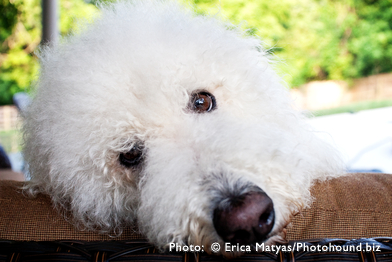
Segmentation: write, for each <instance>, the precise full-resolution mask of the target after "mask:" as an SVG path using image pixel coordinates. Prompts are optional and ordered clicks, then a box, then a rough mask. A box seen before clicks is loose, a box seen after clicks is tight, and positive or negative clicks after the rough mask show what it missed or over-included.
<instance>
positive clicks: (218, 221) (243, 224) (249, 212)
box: [213, 192, 275, 245]
mask: <svg viewBox="0 0 392 262" xmlns="http://www.w3.org/2000/svg"><path fill="white" fill-rule="evenodd" d="M213 222H214V227H215V230H216V231H217V233H218V234H219V236H220V237H222V239H223V240H224V241H227V242H231V243H239V244H242V245H245V244H255V243H256V242H261V241H263V240H265V239H266V237H267V235H268V234H269V233H270V232H271V230H272V227H273V226H274V222H275V212H274V205H273V203H272V200H271V198H270V197H268V195H267V194H265V193H263V192H251V193H247V194H245V195H242V196H239V197H237V199H234V200H233V201H232V202H231V204H230V206H229V207H225V208H221V207H217V208H216V209H215V210H214V217H213Z"/></svg>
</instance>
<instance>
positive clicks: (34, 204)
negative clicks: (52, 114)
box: [0, 174, 392, 241]
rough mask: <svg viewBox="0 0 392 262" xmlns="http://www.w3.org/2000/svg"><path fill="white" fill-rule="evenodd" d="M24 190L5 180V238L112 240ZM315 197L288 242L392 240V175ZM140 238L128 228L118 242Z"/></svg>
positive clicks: (342, 183) (341, 184) (340, 183)
mask: <svg viewBox="0 0 392 262" xmlns="http://www.w3.org/2000/svg"><path fill="white" fill-rule="evenodd" d="M21 186H22V182H15V181H0V210H1V212H0V239H1V238H3V239H10V240H35V241H39V240H57V239H75V240H86V241H94V240H113V238H112V237H110V236H106V235H100V234H98V233H94V232H87V231H78V230H76V229H75V228H74V227H73V226H72V225H71V224H69V223H68V222H67V221H65V220H64V219H63V218H62V217H61V216H60V215H59V214H58V212H57V211H56V210H55V209H54V208H53V206H52V205H51V203H50V199H49V198H48V197H47V196H44V195H39V196H38V197H37V198H35V199H28V198H26V197H25V196H23V195H22V194H21V190H20V189H18V187H21ZM312 195H313V196H314V198H315V202H314V203H313V205H312V207H311V208H309V209H306V210H303V211H302V212H301V213H300V214H298V215H296V216H295V217H294V219H293V221H292V226H291V227H289V228H288V229H287V238H288V239H289V240H299V239H315V238H344V239H353V238H363V237H366V238H370V237H379V236H392V175H386V174H351V175H349V176H346V177H341V178H338V179H333V180H330V181H326V182H323V183H318V184H316V185H315V186H314V187H313V188H312ZM139 238H142V236H141V235H139V234H136V233H135V231H134V230H133V229H131V228H128V229H126V230H125V231H124V233H123V234H122V235H121V236H120V237H118V238H116V240H126V239H139Z"/></svg>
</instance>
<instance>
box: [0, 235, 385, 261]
mask: <svg viewBox="0 0 392 262" xmlns="http://www.w3.org/2000/svg"><path fill="white" fill-rule="evenodd" d="M298 243H302V244H306V245H307V246H308V247H309V248H311V247H317V246H326V247H327V246H330V245H331V246H334V248H335V249H338V248H340V249H341V250H343V251H341V252H317V251H316V252H312V251H309V250H304V249H299V250H294V251H290V252H282V251H279V252H276V253H272V252H263V253H245V254H243V255H242V256H241V257H239V258H235V259H233V260H231V261H249V262H250V261H291V262H295V261H361V262H365V261H392V238H384V239H362V240H356V241H348V240H342V239H326V240H321V241H319V240H314V241H308V242H291V243H290V245H291V246H293V245H294V244H298ZM360 245H361V247H362V249H363V250H358V251H354V252H348V251H344V250H349V248H350V247H351V246H353V247H358V246H360ZM366 246H371V247H376V249H375V250H374V251H370V250H369V251H368V252H366V251H365V247H366ZM223 260H224V259H223V258H222V257H219V256H210V255H207V254H205V253H184V252H178V253H176V252H173V253H166V254H164V255H163V254H161V253H159V252H157V251H156V250H155V249H154V247H152V246H151V245H150V244H148V243H147V242H145V241H140V240H139V241H136V240H135V241H127V242H125V241H124V242H123V241H111V242H102V241H100V242H84V241H52V242H15V241H0V262H3V261H4V262H6V261H7V262H27V261H64V262H66V261H102V262H104V261H105V262H106V261H161V262H162V261H184V262H190V261H198V262H202V261H223Z"/></svg>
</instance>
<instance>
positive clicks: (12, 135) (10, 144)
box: [0, 130, 22, 153]
mask: <svg viewBox="0 0 392 262" xmlns="http://www.w3.org/2000/svg"><path fill="white" fill-rule="evenodd" d="M21 143H22V133H21V131H20V130H7V131H0V145H1V146H2V147H3V148H4V150H5V151H6V152H7V153H16V152H20V151H21V150H22V144H21Z"/></svg>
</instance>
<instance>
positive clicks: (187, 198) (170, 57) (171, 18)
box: [24, 1, 343, 251]
mask: <svg viewBox="0 0 392 262" xmlns="http://www.w3.org/2000/svg"><path fill="white" fill-rule="evenodd" d="M103 9H104V10H103V13H102V15H101V16H100V18H99V19H97V20H96V21H95V22H94V23H93V24H91V25H89V26H88V27H87V28H85V30H84V32H83V33H80V34H76V35H74V36H72V37H70V38H68V39H66V40H64V42H63V43H61V44H60V45H59V46H57V47H54V48H47V49H45V50H43V51H42V52H41V60H42V72H41V77H40V80H39V82H38V87H37V92H36V94H35V99H34V101H33V103H32V105H31V107H30V109H29V112H28V114H27V119H26V121H25V126H24V132H25V157H26V159H27V161H28V162H29V165H30V172H31V175H32V179H31V182H30V183H29V184H28V186H27V187H28V188H29V192H31V193H32V194H35V193H38V192H42V193H46V194H49V195H50V196H51V198H52V200H53V202H54V203H55V204H56V205H57V206H58V207H60V208H62V209H63V210H64V209H65V210H66V211H69V212H70V213H71V214H72V219H73V221H74V223H75V224H76V225H78V226H80V227H83V228H87V229H92V230H97V231H99V232H106V233H112V234H113V233H116V234H121V231H122V229H123V228H124V227H126V226H129V225H130V224H132V223H134V222H135V221H137V223H138V226H139V228H140V230H141V232H142V233H143V234H145V235H146V237H147V238H148V239H149V240H150V241H151V242H152V243H154V244H156V245H157V246H158V247H159V248H161V249H165V248H167V247H168V245H169V243H171V242H174V243H179V244H199V245H204V247H206V250H207V251H208V247H207V246H208V245H209V244H211V243H212V242H218V243H221V244H222V243H223V242H232V243H240V244H255V243H256V242H263V241H264V242H265V243H266V244H271V243H274V242H277V241H283V240H284V234H283V231H284V230H283V229H284V227H285V226H286V225H287V224H288V223H289V221H290V217H291V216H292V215H293V214H294V213H296V212H298V211H300V210H301V209H302V208H304V207H306V206H308V205H309V204H310V202H311V196H310V193H309V189H310V187H311V185H312V183H313V182H314V181H315V180H323V179H326V178H327V177H333V176H337V175H339V174H341V173H342V170H343V168H342V163H341V161H340V158H339V156H338V154H337V153H335V151H334V150H333V149H332V147H330V146H329V145H328V144H327V143H325V142H323V141H322V140H321V139H319V138H318V137H317V136H316V135H315V133H314V132H313V131H312V129H311V128H310V126H309V125H308V123H307V122H306V119H305V117H303V116H302V115H301V114H300V113H299V112H296V111H294V110H293V109H292V104H291V101H290V99H289V96H288V92H287V90H286V88H285V87H284V84H282V81H281V79H280V78H279V77H278V76H277V74H276V73H275V72H274V69H273V67H272V66H271V64H270V58H269V55H268V54H267V52H266V51H264V50H263V48H262V47H261V43H260V41H259V40H257V39H256V38H254V37H249V36H246V35H245V34H243V33H241V32H240V30H238V29H237V28H235V27H234V26H232V25H230V24H226V23H224V22H221V21H218V20H216V19H214V18H208V17H205V16H197V15H195V14H193V13H192V12H191V11H187V10H185V9H184V8H183V7H181V6H180V5H178V4H175V3H173V2H164V1H134V2H120V3H117V4H114V5H113V6H109V7H105V8H103Z"/></svg>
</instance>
